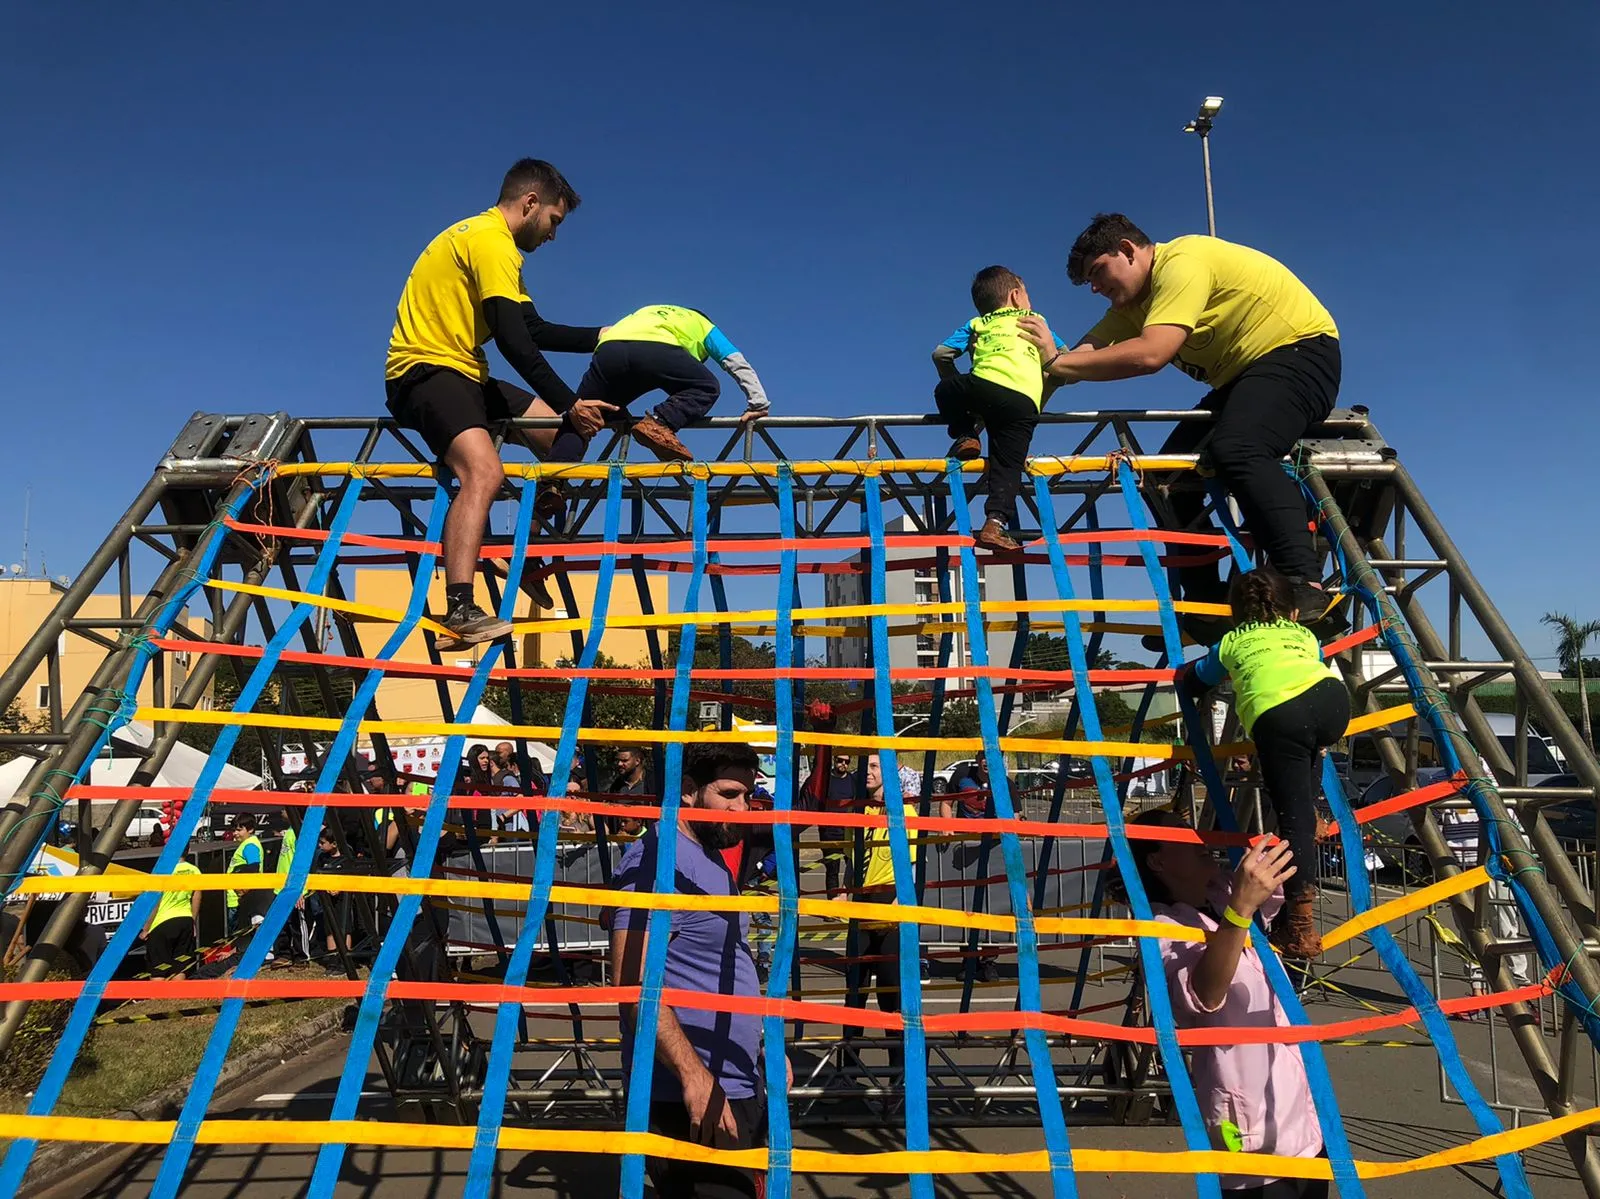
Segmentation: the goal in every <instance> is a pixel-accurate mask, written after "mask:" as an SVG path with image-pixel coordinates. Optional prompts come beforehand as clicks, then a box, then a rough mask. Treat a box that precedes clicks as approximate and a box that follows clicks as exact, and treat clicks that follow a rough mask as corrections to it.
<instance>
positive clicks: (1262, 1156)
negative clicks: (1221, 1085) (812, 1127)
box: [0, 1107, 1600, 1179]
mask: <svg viewBox="0 0 1600 1199" xmlns="http://www.w3.org/2000/svg"><path fill="white" fill-rule="evenodd" d="M1596 1123H1600V1107H1592V1108H1588V1109H1586V1110H1584V1111H1580V1112H1574V1113H1573V1114H1572V1115H1570V1116H1563V1117H1561V1118H1559V1119H1556V1120H1546V1121H1543V1122H1541V1123H1538V1124H1530V1125H1526V1126H1524V1127H1522V1128H1514V1129H1510V1130H1507V1131H1505V1132H1498V1133H1495V1134H1493V1135H1491V1136H1485V1137H1478V1138H1476V1139H1474V1140H1471V1141H1468V1142H1466V1143H1465V1144H1462V1145H1456V1146H1454V1147H1452V1148H1449V1149H1442V1150H1439V1151H1438V1152H1435V1153H1429V1154H1425V1155H1424V1156H1422V1157H1414V1158H1409V1159H1403V1160H1400V1161H1357V1162H1355V1163H1353V1164H1354V1166H1355V1171H1356V1174H1357V1176H1358V1177H1360V1178H1394V1177H1397V1176H1399V1175H1402V1174H1417V1173H1421V1172H1423V1171H1425V1170H1438V1169H1442V1168H1444V1167H1446V1166H1459V1165H1464V1164H1466V1163H1468V1162H1478V1161H1487V1160H1489V1159H1491V1158H1495V1157H1499V1156H1501V1155H1502V1154H1506V1153H1522V1152H1525V1151H1526V1150H1528V1149H1532V1148H1534V1147H1535V1146H1537V1145H1542V1144H1545V1143H1546V1142H1548V1141H1552V1140H1555V1139H1556V1138H1557V1137H1561V1136H1565V1135H1566V1134H1567V1133H1570V1132H1575V1131H1577V1130H1579V1129H1582V1128H1587V1127H1589V1126H1590V1125H1593V1124H1596ZM176 1133H177V1122H176V1121H174V1120H116V1119H104V1118H95V1117H86V1116H25V1115H7V1116H0V1136H4V1137H28V1138H31V1139H34V1140H40V1141H85V1142H98V1143H101V1144H117V1145H163V1144H167V1143H168V1142H170V1141H171V1140H172V1138H173V1137H174V1136H175V1135H176ZM476 1134H477V1130H476V1129H474V1128H470V1127H466V1126H463V1125H450V1124H401V1123H391V1122H389V1121H386V1120H340V1121H332V1120H228V1119H214V1120H206V1121H205V1122H204V1123H202V1124H201V1125H200V1127H199V1129H197V1130H196V1136H195V1141H196V1143H197V1144H201V1145H374V1146H381V1147H384V1148H392V1149H440V1150H466V1149H470V1148H471V1147H472V1143H473V1138H474V1137H475V1136H476ZM498 1146H499V1147H500V1148H501V1149H508V1150H520V1151H522V1152H539V1151H546V1152H568V1153H589V1154H604V1155H608V1156H620V1155H622V1154H626V1153H642V1154H646V1155H648V1156H650V1157H663V1158H672V1159H674V1160H677V1161H692V1162H703V1163H710V1164H715V1165H722V1166H733V1167H736V1168H740V1169H746V1170H765V1169H766V1168H767V1165H768V1161H767V1150H765V1149H712V1148H709V1147H707V1146H704V1145H695V1144H691V1143H689V1142H687V1141H675V1140H672V1139H671V1138H669V1137H663V1136H659V1135H657V1134H655V1133H649V1132H620V1131H612V1130H607V1131H600V1130H595V1129H570V1128H502V1129H501V1130H500V1139H499V1141H498ZM1072 1164H1073V1166H1074V1168H1075V1169H1077V1170H1078V1171H1080V1172H1085V1173H1092V1172H1094V1171H1104V1172H1106V1173H1108V1174H1201V1173H1216V1174H1227V1173H1233V1174H1254V1175H1260V1176H1263V1177H1269V1178H1308V1179H1331V1178H1332V1177H1333V1168H1332V1165H1331V1164H1330V1163H1329V1161H1328V1159H1327V1158H1323V1157H1280V1156H1278V1155H1276V1154H1270V1153H1229V1152H1226V1151H1223V1150H1218V1149H1202V1150H1193V1149H1190V1150H1179V1151H1176V1152H1173V1151H1165V1150H1152V1149H1089V1148H1078V1147H1076V1146H1074V1147H1073V1150H1072ZM792 1165H793V1168H794V1169H795V1170H796V1171H797V1172H800V1173H806V1174H862V1175H894V1174H898V1175H901V1176H904V1175H907V1174H916V1173H929V1174H981V1173H992V1172H1004V1173H1009V1174H1044V1173H1048V1172H1049V1170H1050V1155H1049V1153H1048V1152H1047V1151H1046V1150H1042V1149H1035V1150H1029V1151H1025V1152H1022V1153H983V1152H971V1151H965V1150H952V1149H933V1150H925V1151H922V1152H911V1151H890V1152H885V1153H837V1152H833V1151H831V1150H819V1149H796V1150H794V1152H793V1160H792Z"/></svg>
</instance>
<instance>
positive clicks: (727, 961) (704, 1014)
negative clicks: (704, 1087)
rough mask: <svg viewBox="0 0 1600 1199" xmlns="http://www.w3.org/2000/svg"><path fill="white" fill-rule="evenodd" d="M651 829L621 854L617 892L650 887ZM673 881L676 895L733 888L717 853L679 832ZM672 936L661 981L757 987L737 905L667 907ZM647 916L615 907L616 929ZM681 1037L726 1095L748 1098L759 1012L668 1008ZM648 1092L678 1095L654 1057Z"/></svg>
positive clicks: (748, 991) (628, 1030)
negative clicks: (728, 909) (705, 908)
mask: <svg viewBox="0 0 1600 1199" xmlns="http://www.w3.org/2000/svg"><path fill="white" fill-rule="evenodd" d="M656 845H657V840H656V830H655V829H654V828H653V827H652V828H651V829H650V831H648V832H647V833H645V834H644V836H642V837H640V838H639V839H638V840H637V841H635V842H634V843H633V844H632V845H630V846H628V848H627V849H626V850H625V851H624V852H623V854H622V860H621V861H620V862H619V863H617V873H616V875H615V877H614V878H613V879H612V886H613V887H615V888H616V889H617V890H619V891H647V892H648V891H654V890H655V889H656V888H655V880H656ZM675 865H676V867H677V881H676V884H675V886H674V890H675V891H676V892H677V893H678V894H679V895H732V894H734V887H733V879H732V878H730V877H729V875H728V868H727V866H725V865H724V864H723V861H722V855H721V854H718V853H711V852H707V851H706V850H705V849H704V848H703V847H702V846H701V845H700V843H699V842H698V841H696V840H694V839H693V838H692V837H690V836H689V835H688V834H686V833H684V832H683V831H682V830H681V829H680V830H679V831H678V847H677V860H676V863H675ZM671 916H672V937H671V940H670V941H668V943H667V965H666V971H665V974H664V975H663V977H662V984H661V985H662V986H664V987H678V988H681V989H683V990H686V991H704V992H707V993H709V994H713V995H750V996H755V995H759V994H760V993H761V983H760V981H759V980H758V979H757V977H756V964H755V960H754V959H753V958H752V957H751V956H750V939H749V931H750V929H749V924H750V917H749V916H748V915H746V914H744V913H742V912H673V913H671ZM649 919H650V912H649V910H648V909H645V908H617V909H616V914H615V915H614V916H613V918H612V926H613V927H614V928H629V929H640V930H643V929H644V928H645V926H646V924H647V923H648V921H649ZM672 1010H673V1012H674V1014H675V1015H676V1016H677V1017H678V1023H679V1024H680V1025H682V1026H683V1033H684V1036H686V1037H688V1038H689V1043H690V1044H691V1045H693V1046H694V1048H695V1052H696V1053H698V1054H699V1055H700V1060H701V1061H702V1062H704V1063H705V1066H706V1069H707V1070H709V1071H711V1073H712V1075H713V1076H715V1078H716V1080H717V1081H718V1082H719V1083H721V1084H722V1090H723V1092H724V1093H725V1094H726V1095H727V1096H728V1098H729V1099H749V1098H750V1097H751V1096H753V1095H754V1094H755V1093H756V1078H757V1070H758V1068H759V1066H758V1062H759V1060H760V1050H761V1017H759V1016H746V1015H734V1014H731V1013H728V1012H708V1011H705V1010H703V1009H701V1008H692V1007H674V1008H673V1009H672ZM622 1034H623V1035H622V1069H623V1074H624V1077H626V1076H627V1074H628V1071H630V1070H631V1069H632V1066H633V1029H632V1027H630V1026H628V1025H627V1024H626V1022H625V1023H624V1026H623V1029H622ZM654 1078H655V1081H654V1085H653V1087H652V1088H651V1098H652V1099H655V1100H665V1101H681V1100H682V1098H683V1088H682V1087H681V1086H680V1085H679V1083H678V1076H677V1075H676V1074H674V1073H673V1072H672V1071H671V1070H670V1069H669V1068H668V1067H666V1066H665V1065H663V1064H662V1063H661V1062H660V1061H659V1060H657V1062H656V1064H655V1072H654Z"/></svg>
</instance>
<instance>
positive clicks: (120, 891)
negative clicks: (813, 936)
mask: <svg viewBox="0 0 1600 1199" xmlns="http://www.w3.org/2000/svg"><path fill="white" fill-rule="evenodd" d="M288 881H289V876H288V875H287V874H152V875H131V876H117V877H107V876H104V875H76V876H72V877H66V878H53V877H48V876H40V875H34V876H32V877H29V878H26V879H24V880H23V881H22V885H21V886H20V887H18V888H17V893H18V894H21V895H45V894H64V893H66V892H84V891H87V892H90V893H93V894H103V895H137V894H140V893H142V892H145V891H161V892H166V891H229V890H231V891H281V890H283V888H284V887H285V886H286V885H287V883H288ZM1488 881H1489V872H1488V871H1487V869H1485V868H1484V867H1482V866H1480V867H1478V868H1477V869H1476V870H1469V871H1468V872H1467V873H1465V874H1461V875H1458V876H1456V877H1455V878H1452V879H1447V880H1446V881H1445V882H1442V883H1435V884H1434V885H1433V886H1431V887H1424V888H1423V889H1422V890H1420V891H1417V892H1414V893H1413V894H1411V895H1403V896H1401V897H1400V898H1399V899H1393V900H1390V901H1389V902H1388V903H1383V904H1379V905H1378V906H1377V907H1375V908H1373V909H1371V910H1370V911H1367V912H1363V913H1362V914H1361V915H1359V916H1356V917H1354V918H1352V919H1350V920H1347V921H1345V922H1344V923H1343V924H1341V925H1339V926H1338V927H1337V928H1334V929H1331V930H1330V931H1329V932H1327V933H1325V934H1324V935H1323V938H1322V944H1323V946H1324V947H1328V948H1331V947H1333V946H1335V945H1342V944H1344V943H1345V942H1346V941H1349V940H1350V939H1351V938H1353V937H1357V936H1360V935H1361V934H1362V933H1364V932H1366V931H1368V930H1369V929H1372V928H1376V927H1377V926H1378V925H1380V924H1387V923H1388V922H1390V921H1392V920H1395V919H1398V918H1399V917H1401V916H1405V915H1409V914H1410V913H1411V912H1415V911H1417V910H1418V909H1420V908H1425V907H1429V906H1431V905H1433V904H1435V903H1438V902H1439V901H1440V900H1441V899H1448V898H1449V897H1450V896H1452V895H1458V894H1460V893H1461V892H1463V891H1470V890H1471V889H1472V888H1474V887H1480V886H1482V885H1483V884H1484V883H1486V882H1488ZM305 889H306V890H307V891H329V892H345V893H352V894H353V893H360V894H363V895H422V896H427V897H429V898H435V899H494V900H501V901H504V902H507V903H526V902H527V901H528V895H529V889H528V886H527V885H526V884H523V883H505V882H491V881H489V880H487V879H473V878H391V877H389V876H387V875H363V874H312V875H309V876H308V877H307V878H306V886H305ZM550 902H551V903H553V904H573V905H577V906H579V907H592V908H645V909H650V910H656V909H661V910H665V911H674V912H750V913H753V914H757V913H765V914H767V915H776V914H777V913H778V897H777V896H775V895H678V894H672V895H658V894H655V893H653V892H649V891H612V890H608V889H607V888H604V887H569V886H566V885H564V884H560V883H558V884H556V885H555V886H553V887H551V888H550ZM798 902H799V909H800V915H802V916H820V917H822V918H824V919H827V920H836V921H839V920H862V921H866V922H867V923H871V924H907V923H913V922H915V923H917V924H928V925H935V926H938V927H941V928H959V929H983V930H985V931H988V932H1000V933H1010V932H1015V931H1016V928H1017V922H1016V919H1015V917H1012V916H998V915H991V914H989V913H986V912H957V911H951V910H949V909H947V908H930V907H921V906H913V905H902V904H883V903H860V902H857V901H855V900H844V899H801V900H799V901H798ZM1034 925H1035V927H1037V928H1038V929H1039V931H1040V932H1049V933H1061V934H1064V935H1071V936H1104V937H1154V938H1156V939H1158V940H1164V941H1204V940H1205V939H1206V934H1205V930H1203V929H1198V928H1191V927H1190V926H1188V925H1183V924H1174V923H1172V922H1171V921H1166V920H1122V919H1112V918H1109V917H1107V918H1097V919H1088V918H1085V917H1076V916H1040V917H1038V918H1037V919H1036V920H1035V921H1034Z"/></svg>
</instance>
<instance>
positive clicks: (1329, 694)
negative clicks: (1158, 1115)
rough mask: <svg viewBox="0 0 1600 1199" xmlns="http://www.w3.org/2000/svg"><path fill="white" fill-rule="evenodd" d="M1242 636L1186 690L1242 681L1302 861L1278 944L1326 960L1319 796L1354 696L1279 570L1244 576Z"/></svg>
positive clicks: (1235, 598)
mask: <svg viewBox="0 0 1600 1199" xmlns="http://www.w3.org/2000/svg"><path fill="white" fill-rule="evenodd" d="M1228 604H1229V606H1230V607H1231V608H1232V609H1233V621H1234V627H1233V630H1232V631H1231V632H1229V633H1227V634H1226V635H1225V636H1224V637H1223V638H1222V640H1221V641H1220V642H1219V643H1218V644H1217V645H1216V646H1214V647H1213V648H1212V650H1211V652H1210V653H1209V654H1207V655H1206V656H1205V657H1204V658H1201V659H1199V660H1198V661H1196V662H1194V663H1191V664H1190V665H1189V666H1186V667H1185V668H1184V669H1183V671H1182V672H1181V673H1180V674H1179V676H1178V686H1179V687H1181V688H1183V689H1184V690H1185V691H1186V692H1188V693H1189V694H1191V695H1199V694H1203V693H1204V692H1205V691H1207V690H1209V689H1210V688H1212V687H1215V686H1216V685H1217V684H1218V683H1220V682H1222V680H1223V679H1224V678H1227V677H1230V676H1231V677H1232V679H1233V695H1234V707H1235V708H1236V709H1237V710H1238V713H1239V722H1240V723H1241V724H1242V725H1244V731H1245V736H1247V737H1251V738H1253V739H1254V741H1255V743H1256V756H1257V757H1258V758H1259V759H1260V762H1261V783H1262V786H1263V788H1264V789H1265V790H1266V793H1267V798H1268V799H1269V800H1270V801H1271V803H1272V810H1273V811H1274V812H1275V813H1276V814H1277V817H1278V836H1279V837H1281V838H1282V839H1283V840H1285V841H1287V842H1288V843H1289V848H1290V851H1291V852H1292V853H1293V855H1294V857H1293V863H1294V866H1293V874H1292V877H1290V878H1289V879H1288V881H1286V882H1285V883H1284V884H1283V911H1282V912H1280V913H1279V914H1278V917H1277V919H1276V920H1274V921H1273V924H1272V934H1271V935H1272V943H1273V944H1274V945H1276V946H1277V947H1278V950H1279V952H1281V953H1282V954H1284V955H1285V956H1286V957H1292V958H1303V959H1310V958H1315V957H1320V956H1321V955H1322V937H1321V935H1320V934H1319V933H1318V931H1317V920H1316V901H1317V844H1316V838H1317V806H1316V804H1317V794H1318V791H1319V789H1320V788H1319V781H1318V775H1319V766H1320V764H1321V760H1322V751H1323V750H1325V749H1327V748H1328V746H1330V745H1332V744H1333V743H1334V742H1335V741H1337V740H1338V739H1339V738H1340V737H1342V736H1344V731H1345V726H1346V725H1348V724H1349V723H1350V693H1349V692H1348V691H1347V690H1346V689H1345V685H1344V682H1343V681H1342V680H1341V679H1340V678H1339V674H1338V672H1337V671H1336V670H1335V669H1334V668H1333V667H1332V666H1330V665H1329V664H1328V663H1327V662H1326V661H1324V660H1323V657H1322V648H1321V647H1320V646H1319V645H1318V644H1317V638H1316V635H1315V634H1314V633H1312V631H1311V630H1310V629H1308V628H1306V627H1305V626H1303V625H1301V624H1300V623H1299V617H1300V611H1299V609H1298V608H1297V607H1296V606H1295V604H1296V600H1295V590H1294V585H1293V584H1292V583H1291V582H1290V581H1289V580H1288V579H1286V578H1285V577H1284V576H1283V575H1281V574H1279V573H1278V572H1277V571H1275V570H1273V569H1271V568H1270V567H1265V566H1263V567H1258V568H1257V569H1255V570H1252V571H1248V572H1247V573H1245V574H1242V575H1235V576H1234V578H1233V582H1232V584H1231V585H1230V586H1229V588H1228Z"/></svg>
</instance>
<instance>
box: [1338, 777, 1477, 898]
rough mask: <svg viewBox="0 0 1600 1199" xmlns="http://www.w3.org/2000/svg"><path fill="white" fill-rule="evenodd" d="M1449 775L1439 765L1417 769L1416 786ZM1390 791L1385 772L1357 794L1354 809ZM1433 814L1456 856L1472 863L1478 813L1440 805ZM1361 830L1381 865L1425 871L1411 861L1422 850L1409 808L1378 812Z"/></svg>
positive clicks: (1391, 783)
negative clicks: (1386, 812)
mask: <svg viewBox="0 0 1600 1199" xmlns="http://www.w3.org/2000/svg"><path fill="white" fill-rule="evenodd" d="M1449 777H1450V772H1449V771H1447V770H1445V769H1444V768H1443V767H1430V768H1427V769H1423V770H1418V771H1417V786H1418V787H1419V788H1420V787H1428V786H1432V785H1433V784H1434V783H1438V782H1443V781H1444V780H1445V779H1447V778H1449ZM1394 793H1395V788H1394V780H1393V779H1392V778H1390V777H1389V776H1388V775H1387V774H1385V775H1383V776H1382V777H1380V778H1379V779H1377V780H1376V781H1375V782H1373V783H1372V784H1371V785H1370V786H1369V787H1368V788H1367V789H1366V790H1365V791H1363V792H1362V793H1361V795H1360V796H1359V797H1358V798H1357V800H1356V802H1355V808H1356V811H1357V812H1359V811H1360V810H1361V809H1363V808H1369V807H1371V806H1372V805H1373V804H1375V803H1381V802H1383V801H1384V800H1386V799H1388V798H1390V797H1391V796H1393V795H1394ZM1434 815H1435V817H1436V818H1437V820H1438V822H1439V831H1440V832H1441V833H1443V834H1444V839H1445V843H1446V844H1447V845H1449V846H1450V848H1451V849H1453V850H1454V851H1455V852H1456V856H1457V857H1459V858H1461V860H1462V862H1463V863H1464V864H1466V865H1468V866H1470V865H1472V863H1473V860H1474V859H1475V858H1476V856H1477V851H1478V836H1479V833H1480V831H1481V829H1480V826H1479V822H1478V814H1477V813H1476V812H1474V811H1473V810H1472V809H1471V808H1440V809H1438V810H1437V811H1435V813H1434ZM1361 830H1362V833H1363V836H1364V839H1366V840H1368V841H1370V842H1372V843H1373V844H1372V846H1371V850H1370V852H1375V853H1376V854H1377V855H1378V858H1379V859H1380V860H1381V861H1382V863H1383V864H1384V865H1385V866H1392V867H1396V868H1398V869H1402V870H1405V869H1414V870H1415V872H1416V873H1418V874H1419V875H1420V874H1425V873H1426V871H1425V870H1422V869H1417V868H1416V867H1415V865H1413V863H1415V862H1416V860H1417V859H1418V857H1419V855H1420V854H1421V853H1422V841H1421V839H1420V838H1419V837H1418V836H1417V830H1416V826H1415V825H1414V824H1413V823H1412V821H1411V812H1409V811H1406V812H1392V813H1390V814H1389V815H1387V816H1380V817H1379V818H1378V819H1377V820H1374V821H1372V822H1371V823H1370V824H1364V825H1362V826H1361ZM1408 860H1409V861H1408Z"/></svg>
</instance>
